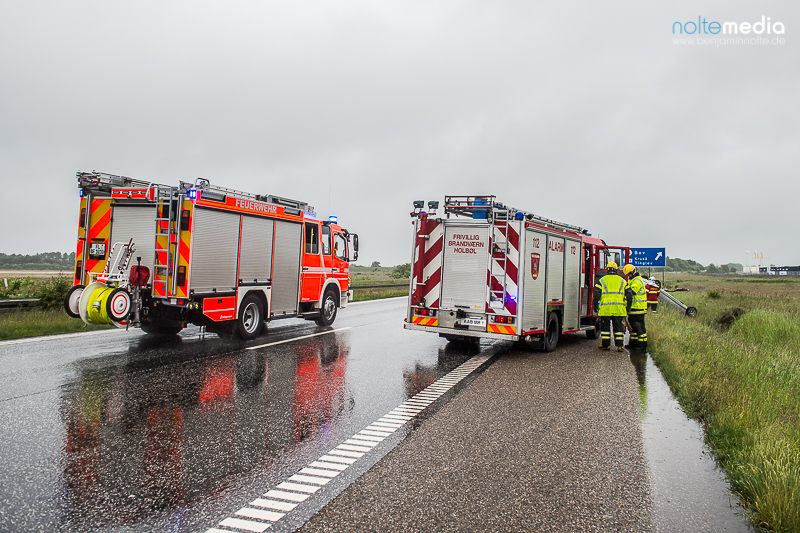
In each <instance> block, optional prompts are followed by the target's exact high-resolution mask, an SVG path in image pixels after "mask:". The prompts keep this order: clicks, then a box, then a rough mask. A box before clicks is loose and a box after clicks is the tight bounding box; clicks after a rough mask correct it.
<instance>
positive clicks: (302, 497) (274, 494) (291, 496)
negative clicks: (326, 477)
mask: <svg viewBox="0 0 800 533" xmlns="http://www.w3.org/2000/svg"><path fill="white" fill-rule="evenodd" d="M264 496H266V497H267V498H280V499H281V500H289V501H290V502H303V501H306V499H307V498H308V494H297V493H295V492H285V491H282V490H270V491H268V492H267V493H266V494H264Z"/></svg>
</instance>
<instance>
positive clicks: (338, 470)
mask: <svg viewBox="0 0 800 533" xmlns="http://www.w3.org/2000/svg"><path fill="white" fill-rule="evenodd" d="M314 463H317V465H319V464H324V465H330V466H327V468H333V467H336V470H320V469H319V468H301V469H300V473H301V474H309V475H312V476H325V477H336V476H338V475H339V474H341V473H342V472H341V471H342V470H344V469H345V468H347V467H346V466H345V465H335V464H333V463H320V462H319V461H314V462H312V463H310V464H312V465H314ZM317 465H314V466H317Z"/></svg>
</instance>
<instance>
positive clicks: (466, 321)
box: [461, 318, 486, 328]
mask: <svg viewBox="0 0 800 533" xmlns="http://www.w3.org/2000/svg"><path fill="white" fill-rule="evenodd" d="M461 325H462V326H481V327H483V328H485V327H486V319H485V318H462V319H461Z"/></svg>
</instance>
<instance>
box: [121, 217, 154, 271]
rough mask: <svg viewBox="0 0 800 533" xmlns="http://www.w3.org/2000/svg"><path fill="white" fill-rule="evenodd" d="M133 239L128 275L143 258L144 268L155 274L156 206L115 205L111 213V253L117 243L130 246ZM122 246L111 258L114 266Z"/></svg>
mask: <svg viewBox="0 0 800 533" xmlns="http://www.w3.org/2000/svg"><path fill="white" fill-rule="evenodd" d="M130 239H133V248H134V252H133V256H132V257H131V259H130V262H129V263H128V268H127V269H126V270H125V271H126V273H127V272H130V269H131V267H132V266H133V265H135V264H136V258H137V257H141V258H142V262H141V264H142V266H146V267H147V268H149V269H150V271H151V272H153V261H154V258H155V247H156V207H155V205H136V206H134V205H115V206H114V208H113V210H112V211H111V239H110V240H109V253H110V252H111V247H113V246H114V243H116V242H122V243H125V244H128V241H129V240H130ZM121 250H122V246H117V248H116V250H115V251H114V253H113V254H112V256H111V257H110V260H111V262H110V264H111V265H113V264H114V260H115V259H116V256H117V255H119V253H120V251H121Z"/></svg>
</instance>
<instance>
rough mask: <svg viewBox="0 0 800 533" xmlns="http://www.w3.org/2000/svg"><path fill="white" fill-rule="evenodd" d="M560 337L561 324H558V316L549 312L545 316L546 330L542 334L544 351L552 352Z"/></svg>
mask: <svg viewBox="0 0 800 533" xmlns="http://www.w3.org/2000/svg"><path fill="white" fill-rule="evenodd" d="M560 336H561V324H559V323H558V315H557V314H556V313H554V312H552V311H551V312H550V314H549V315H547V329H546V330H545V333H544V351H546V352H552V351H553V350H555V349H556V346H558V338H559V337H560Z"/></svg>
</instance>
